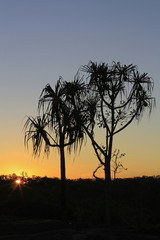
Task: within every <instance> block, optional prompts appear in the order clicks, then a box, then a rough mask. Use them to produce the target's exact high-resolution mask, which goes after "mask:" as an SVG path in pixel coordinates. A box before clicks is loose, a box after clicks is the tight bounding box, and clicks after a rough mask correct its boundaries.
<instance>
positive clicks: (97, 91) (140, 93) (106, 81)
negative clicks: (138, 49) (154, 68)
mask: <svg viewBox="0 0 160 240" xmlns="http://www.w3.org/2000/svg"><path fill="white" fill-rule="evenodd" d="M81 72H82V73H83V79H84V77H85V74H86V85H85V86H86V94H85V96H84V95H83V96H82V97H81V98H80V97H79V98H77V104H75V102H76V101H75V100H74V101H73V106H74V107H75V108H76V110H78V111H80V112H81V113H79V114H80V115H81V119H85V121H82V123H83V128H84V130H85V132H86V133H87V135H88V137H89V138H90V140H91V143H92V146H93V149H94V151H95V153H96V156H97V158H98V160H99V163H100V165H101V166H103V168H104V175H105V189H106V190H105V195H106V204H105V205H106V210H105V216H106V223H107V224H109V223H110V183H111V158H112V154H113V153H112V152H113V140H114V137H115V135H116V134H118V133H119V132H121V131H123V130H124V129H126V128H127V127H128V126H129V125H130V124H131V123H132V122H133V121H134V120H140V119H141V117H142V115H143V113H144V111H145V110H146V109H149V112H150V113H151V111H152V108H153V106H154V103H155V99H154V98H153V97H152V90H153V81H152V79H151V78H150V77H149V76H148V74H147V73H143V74H140V73H139V71H138V70H137V67H136V66H134V65H132V64H130V65H128V66H127V65H121V64H120V63H119V62H118V63H115V62H113V64H112V65H111V66H109V65H108V64H105V63H100V64H97V63H94V62H89V64H88V65H85V66H83V67H82V68H81ZM75 97H76V96H75ZM72 100H73V98H72ZM78 106H81V109H80V108H79V107H78ZM88 119H89V122H88ZM96 126H98V127H99V128H102V129H103V134H104V138H103V137H102V138H101V140H102V139H103V142H101V140H100V141H99V140H98V138H96V130H95V127H96Z"/></svg>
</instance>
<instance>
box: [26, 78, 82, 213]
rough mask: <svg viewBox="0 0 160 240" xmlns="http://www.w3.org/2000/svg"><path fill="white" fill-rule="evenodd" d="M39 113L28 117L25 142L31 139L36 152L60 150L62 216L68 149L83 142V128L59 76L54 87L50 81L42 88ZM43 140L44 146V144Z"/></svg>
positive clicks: (37, 153)
mask: <svg viewBox="0 0 160 240" xmlns="http://www.w3.org/2000/svg"><path fill="white" fill-rule="evenodd" d="M38 112H39V116H37V117H35V118H34V117H28V118H27V121H26V123H25V125H24V129H25V137H24V142H25V145H28V142H29V141H30V140H31V141H32V145H33V153H34V155H40V153H41V149H42V147H43V146H44V151H45V152H46V153H49V150H50V147H56V148H58V149H59V152H60V172H61V208H62V216H63V217H64V216H65V211H66V168H65V148H66V147H67V148H68V150H69V151H71V148H72V146H74V148H75V149H76V148H77V147H78V145H80V146H81V144H82V142H83V139H84V138H83V131H82V130H81V126H80V124H77V118H76V115H75V114H74V109H73V107H71V105H70V103H69V101H68V98H67V95H66V90H65V85H64V82H63V79H62V78H60V79H59V80H58V81H57V84H56V85H55V89H53V88H52V87H51V86H50V85H49V84H47V85H46V87H45V88H44V89H43V90H42V93H41V95H40V98H39V104H38ZM43 143H44V145H43Z"/></svg>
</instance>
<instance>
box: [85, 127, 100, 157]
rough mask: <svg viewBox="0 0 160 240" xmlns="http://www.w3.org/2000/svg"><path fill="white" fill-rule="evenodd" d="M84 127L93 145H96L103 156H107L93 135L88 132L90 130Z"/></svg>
mask: <svg viewBox="0 0 160 240" xmlns="http://www.w3.org/2000/svg"><path fill="white" fill-rule="evenodd" d="M83 127H84V129H85V131H86V133H87V134H88V136H89V138H90V139H91V142H92V145H93V144H94V145H95V146H96V147H97V149H98V150H99V151H100V152H101V153H102V154H103V155H105V152H104V151H103V149H102V148H101V147H100V146H99V145H98V144H97V143H96V141H95V140H94V138H93V135H92V134H91V133H90V132H89V131H88V129H87V128H86V127H85V126H83Z"/></svg>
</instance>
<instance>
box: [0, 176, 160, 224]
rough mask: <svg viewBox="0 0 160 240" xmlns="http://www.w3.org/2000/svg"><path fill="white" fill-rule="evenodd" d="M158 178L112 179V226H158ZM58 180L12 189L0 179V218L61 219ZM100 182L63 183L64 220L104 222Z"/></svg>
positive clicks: (34, 181) (13, 185)
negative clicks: (65, 201)
mask: <svg viewBox="0 0 160 240" xmlns="http://www.w3.org/2000/svg"><path fill="white" fill-rule="evenodd" d="M159 189H160V176H156V177H141V178H140V177H138V178H128V179H116V180H114V181H112V184H111V198H112V201H111V219H112V223H113V224H122V225H123V224H129V225H133V226H137V225H138V226H141V227H143V226H144V227H146V226H148V225H152V224H157V223H160V208H159V202H160V191H159ZM60 194H61V191H60V180H59V179H58V178H47V177H43V178H40V177H36V178H34V179H32V178H28V182H27V184H24V185H23V184H22V185H16V183H15V182H14V181H13V180H12V179H4V178H3V176H0V196H1V197H0V214H2V215H8V216H12V215H14V216H23V217H32V218H52V219H60V218H61V206H60V202H59V199H60ZM104 194H105V193H104V181H103V180H91V179H78V180H67V219H68V220H69V221H70V222H79V223H86V224H89V223H92V224H101V223H103V222H104V217H105V214H104V204H105V202H104Z"/></svg>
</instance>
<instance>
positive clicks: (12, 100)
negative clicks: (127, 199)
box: [0, 0, 160, 178]
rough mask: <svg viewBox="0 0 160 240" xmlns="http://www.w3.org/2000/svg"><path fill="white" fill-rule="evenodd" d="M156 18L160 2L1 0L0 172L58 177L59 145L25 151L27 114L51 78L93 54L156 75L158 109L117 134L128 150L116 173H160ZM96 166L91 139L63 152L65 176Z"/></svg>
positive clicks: (68, 73)
mask: <svg viewBox="0 0 160 240" xmlns="http://www.w3.org/2000/svg"><path fill="white" fill-rule="evenodd" d="M159 23H160V1H159V0H134V1H132V0H79V1H78V0H0V114H1V115H0V116H1V117H0V175H2V174H10V173H16V174H18V175H19V174H20V173H21V172H22V171H26V172H27V173H28V175H29V176H32V175H39V176H48V177H59V176H60V167H59V166H60V161H59V154H58V151H57V150H56V149H55V150H52V151H51V153H50V156H49V158H48V159H47V157H46V156H45V155H44V154H43V153H42V156H41V157H40V158H34V157H33V156H32V149H31V146H30V148H29V149H28V151H27V150H25V148H24V142H23V140H24V132H23V125H24V123H25V120H26V118H25V117H26V115H28V116H30V115H32V116H36V115H37V103H38V98H39V95H40V93H41V91H42V89H43V88H44V87H45V85H46V84H47V83H50V84H51V85H52V86H53V87H54V85H55V83H56V81H57V79H58V78H59V76H62V77H63V78H64V79H65V80H72V79H73V77H74V75H75V74H76V72H77V70H78V68H79V67H80V66H81V65H85V64H87V63H88V62H89V61H90V60H92V61H97V62H101V61H103V62H106V63H110V64H111V63H112V61H116V62H117V61H120V62H121V63H122V64H126V65H128V64H130V63H132V64H134V65H137V66H138V69H139V71H140V72H147V73H148V75H149V76H150V77H152V78H153V79H154V84H155V86H154V92H153V95H154V96H155V97H156V108H155V109H154V110H153V113H152V115H151V116H150V117H148V115H147V114H145V115H144V117H143V118H142V120H141V121H140V122H139V123H137V122H135V123H133V124H132V125H130V126H129V127H128V129H126V130H124V131H123V132H121V133H120V134H119V135H117V136H116V138H115V142H114V149H116V148H117V149H120V150H121V153H126V157H124V159H123V160H122V161H123V163H124V166H125V167H127V168H128V170H127V171H123V172H122V173H121V174H119V175H118V176H119V177H134V176H143V175H147V176H148V175H160V27H159ZM97 136H98V137H99V138H100V132H97ZM97 165H98V160H97V159H96V156H95V154H94V152H93V149H92V148H91V146H90V142H89V139H88V140H87V143H86V144H85V145H84V147H83V148H82V150H81V152H80V153H79V152H77V153H76V154H74V153H72V155H69V154H67V155H66V171H67V174H66V175H67V178H80V177H82V178H91V177H92V172H93V170H95V168H96V167H97ZM100 174H102V173H101V172H100Z"/></svg>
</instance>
